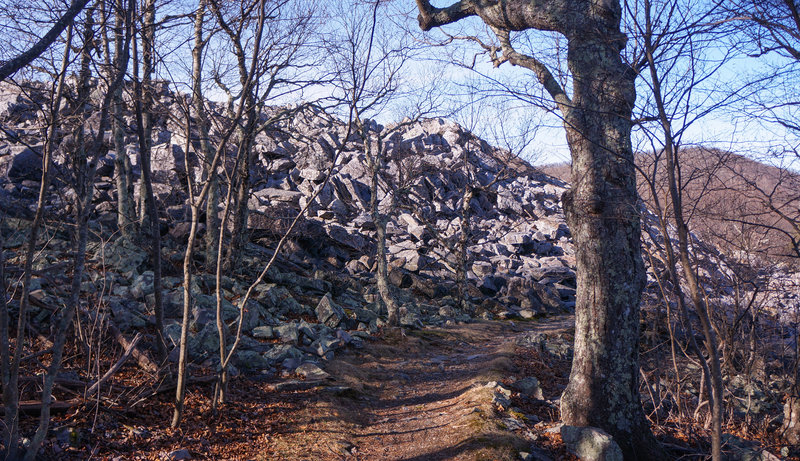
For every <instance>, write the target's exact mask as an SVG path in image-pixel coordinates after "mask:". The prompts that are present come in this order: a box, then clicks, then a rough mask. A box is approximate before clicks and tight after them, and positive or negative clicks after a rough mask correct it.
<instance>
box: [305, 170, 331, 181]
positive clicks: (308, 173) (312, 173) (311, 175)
mask: <svg viewBox="0 0 800 461" xmlns="http://www.w3.org/2000/svg"><path fill="white" fill-rule="evenodd" d="M300 177H301V178H303V179H307V180H309V181H322V180H323V179H325V172H324V171H320V170H317V169H316V168H303V169H302V170H300Z"/></svg>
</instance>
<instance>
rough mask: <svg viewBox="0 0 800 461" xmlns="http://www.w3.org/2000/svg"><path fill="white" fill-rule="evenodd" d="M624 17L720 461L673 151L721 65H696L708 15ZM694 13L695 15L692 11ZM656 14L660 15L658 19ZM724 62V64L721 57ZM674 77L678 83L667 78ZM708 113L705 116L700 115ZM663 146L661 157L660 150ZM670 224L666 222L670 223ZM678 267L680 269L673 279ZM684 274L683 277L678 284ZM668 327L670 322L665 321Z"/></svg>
mask: <svg viewBox="0 0 800 461" xmlns="http://www.w3.org/2000/svg"><path fill="white" fill-rule="evenodd" d="M625 6H626V9H627V10H628V11H629V12H630V16H629V24H630V27H631V29H632V32H633V34H634V39H635V42H634V45H633V47H632V48H633V50H634V51H633V57H632V58H631V61H632V65H633V66H634V68H635V69H636V71H637V72H638V73H639V75H640V76H641V77H642V80H643V81H644V82H645V83H646V85H647V86H648V90H649V91H648V97H647V98H646V100H645V104H643V107H644V110H645V111H646V112H645V114H643V115H642V116H641V117H640V119H648V118H652V119H655V120H657V123H658V124H657V125H656V126H654V127H649V126H647V127H645V128H644V129H643V130H642V131H643V132H644V135H645V137H647V138H648V139H649V140H650V146H651V147H652V148H653V149H654V150H655V151H656V153H654V154H653V155H654V157H656V161H654V162H653V163H652V166H653V170H652V172H649V171H648V172H645V173H646V174H645V177H647V178H650V177H653V178H655V176H656V175H657V174H658V172H659V162H658V161H657V160H658V159H659V158H661V159H663V161H664V162H665V166H664V170H665V173H666V177H665V178H661V179H663V183H661V184H660V187H662V188H663V189H662V190H666V196H667V198H666V199H665V201H666V202H667V203H666V204H662V203H661V202H660V200H659V196H660V193H659V192H660V191H659V190H657V188H658V187H659V185H657V184H656V180H655V179H653V181H652V182H650V185H651V191H650V196H651V200H652V201H653V203H654V204H655V211H656V213H657V215H658V218H659V222H660V228H661V232H662V234H663V235H664V236H665V238H664V242H663V249H664V252H665V258H664V259H665V260H666V262H667V267H668V273H669V276H670V282H671V287H672V290H674V295H675V299H676V300H677V303H678V305H679V306H680V310H681V315H682V324H683V325H684V326H685V328H687V330H688V331H687V333H688V335H689V338H690V340H689V342H690V349H691V350H693V352H694V353H695V354H697V356H698V360H699V361H700V363H701V365H702V369H703V375H704V379H703V382H705V383H706V384H707V385H708V390H709V392H708V394H709V395H710V396H711V400H710V402H711V404H710V407H711V413H712V422H713V430H712V437H711V439H712V458H713V459H715V460H719V459H722V458H721V457H722V453H721V440H722V439H721V437H722V417H723V416H722V414H723V413H722V412H723V408H722V405H723V382H722V372H721V369H720V356H719V351H718V338H717V333H716V330H715V328H714V325H713V324H712V319H711V315H710V313H709V309H710V308H711V306H709V305H708V302H707V298H706V297H705V296H704V293H705V291H704V289H703V286H702V281H701V280H700V278H699V276H698V273H697V269H696V267H697V262H696V261H694V260H693V256H692V252H691V249H690V246H691V239H692V235H691V234H690V232H689V227H688V219H689V218H688V217H686V216H685V215H684V212H685V211H686V205H685V204H684V198H685V197H684V194H683V192H682V191H683V189H684V186H685V181H687V178H683V177H682V176H681V171H682V170H681V166H680V161H679V158H680V157H679V149H680V148H682V146H681V137H682V134H683V133H684V132H685V131H686V129H687V127H688V126H689V125H691V123H692V122H693V121H694V120H697V118H699V117H701V116H702V115H703V113H704V111H708V110H711V109H710V108H708V107H704V106H703V105H702V104H699V103H698V100H697V99H696V98H695V97H694V94H693V91H695V90H697V91H699V88H700V86H701V84H702V82H703V81H704V80H707V79H709V78H710V77H711V76H712V75H713V73H714V71H716V70H717V69H718V68H719V66H718V65H717V66H714V65H712V66H710V67H711V68H710V69H705V68H703V66H702V65H701V61H700V60H701V55H702V54H703V52H704V51H705V50H704V49H703V46H704V45H706V46H707V43H704V40H708V39H707V38H706V37H705V36H704V35H703V34H704V33H705V34H707V33H708V30H703V28H702V26H701V24H702V23H703V22H704V21H707V19H708V17H709V13H708V12H706V13H705V14H704V12H703V10H702V9H700V8H698V7H697V6H695V8H690V5H689V4H688V3H687V4H684V3H682V2H677V1H675V2H673V1H668V2H664V4H658V3H656V2H651V1H650V0H643V1H642V2H626V3H625ZM698 10H699V11H698ZM658 12H661V14H659V13H658ZM722 62H724V58H723V59H722ZM676 73H679V74H680V75H681V78H676V76H673V75H672V74H676ZM705 113H707V112H705ZM662 148H663V151H661V152H659V151H660V149H662ZM670 221H671V224H670ZM671 226H674V229H675V232H676V234H677V244H675V245H674V244H673V240H672V239H671V238H670V235H671V232H670V231H671ZM678 264H680V268H681V270H682V274H680V275H679V272H678ZM681 276H682V278H681ZM682 279H683V280H685V282H686V284H687V288H686V291H688V293H686V292H685V291H684V289H683V288H682V287H681V280H682ZM684 294H688V296H689V298H690V299H691V301H692V304H693V307H694V312H695V313H696V314H697V316H698V318H699V321H700V326H701V331H702V333H703V337H704V339H705V341H704V344H705V349H706V351H705V354H706V355H704V354H703V353H701V351H700V349H699V346H698V344H697V343H696V341H695V339H694V336H693V334H692V330H693V329H692V326H691V317H690V315H689V313H688V311H687V306H686V303H685V302H684ZM667 321H669V322H671V319H667Z"/></svg>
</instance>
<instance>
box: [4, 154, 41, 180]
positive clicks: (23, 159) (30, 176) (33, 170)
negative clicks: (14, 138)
mask: <svg viewBox="0 0 800 461" xmlns="http://www.w3.org/2000/svg"><path fill="white" fill-rule="evenodd" d="M11 156H12V157H11V165H10V166H9V167H8V172H7V173H6V176H7V177H8V180H9V181H11V182H12V183H14V184H19V183H21V182H22V181H26V180H27V181H36V182H39V181H40V180H41V179H42V155H41V154H40V153H38V152H35V151H34V150H33V149H31V148H29V147H26V146H15V147H13V148H11Z"/></svg>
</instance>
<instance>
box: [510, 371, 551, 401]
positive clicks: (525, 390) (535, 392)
mask: <svg viewBox="0 0 800 461" xmlns="http://www.w3.org/2000/svg"><path fill="white" fill-rule="evenodd" d="M512 388H513V389H514V390H516V391H517V392H519V393H520V394H523V395H526V396H528V397H530V398H533V399H537V400H544V395H543V394H542V387H541V386H540V385H539V380H538V379H536V378H534V377H533V376H528V377H527V378H523V379H520V380H519V381H516V382H514V384H513V385H512Z"/></svg>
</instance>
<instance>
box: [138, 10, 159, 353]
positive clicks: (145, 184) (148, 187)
mask: <svg viewBox="0 0 800 461" xmlns="http://www.w3.org/2000/svg"><path fill="white" fill-rule="evenodd" d="M149 14H150V13H145V17H147V16H148V15H149ZM150 20H152V18H151V19H150ZM145 22H147V20H146V21H145ZM150 27H152V23H150ZM146 35H147V32H145V33H144V34H143V37H144V36H146ZM142 41H143V42H144V41H145V39H143V40H142ZM147 46H148V45H145V48H146V47H147ZM133 59H134V65H133V72H134V78H133V81H134V91H135V100H136V107H135V109H136V128H137V134H138V137H139V166H140V167H141V169H142V180H141V194H142V196H143V199H144V200H143V201H142V203H143V204H144V207H143V209H144V210H146V212H147V218H146V219H144V220H142V224H146V225H147V227H142V230H143V231H145V230H149V232H150V258H151V261H152V264H153V296H154V305H153V313H154V314H155V320H156V353H157V356H158V362H159V363H163V362H164V361H165V360H166V358H167V343H166V340H165V338H164V301H163V293H162V291H161V223H160V221H159V219H158V207H157V205H156V200H155V196H154V195H153V179H152V171H151V165H150V154H151V149H150V133H149V131H150V129H151V128H150V127H149V119H150V115H149V108H150V107H151V106H150V104H149V100H146V98H147V99H149V98H148V97H147V96H146V95H145V92H144V90H143V88H142V87H143V86H144V85H143V83H142V82H140V81H139V75H138V69H139V55H138V50H137V47H136V40H134V41H133ZM151 65H152V63H151ZM144 67H145V75H148V73H149V72H147V70H146V69H147V67H148V65H147V64H145V66H144ZM148 80H149V78H148ZM145 105H147V107H148V110H145V109H144V106H145Z"/></svg>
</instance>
